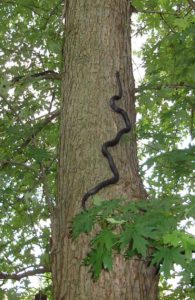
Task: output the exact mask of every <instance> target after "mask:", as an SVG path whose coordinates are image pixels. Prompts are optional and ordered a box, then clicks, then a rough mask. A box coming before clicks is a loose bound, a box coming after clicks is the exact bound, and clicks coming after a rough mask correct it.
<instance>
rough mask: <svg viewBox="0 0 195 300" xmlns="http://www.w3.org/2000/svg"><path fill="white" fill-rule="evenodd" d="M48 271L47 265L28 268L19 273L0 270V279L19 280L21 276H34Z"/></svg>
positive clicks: (49, 270)
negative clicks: (32, 268)
mask: <svg viewBox="0 0 195 300" xmlns="http://www.w3.org/2000/svg"><path fill="white" fill-rule="evenodd" d="M48 272H49V273H50V272H51V269H50V268H49V267H40V268H37V269H34V270H29V271H25V272H19V273H12V274H8V273H4V272H0V280H7V279H12V280H21V279H22V278H25V277H29V276H34V275H38V274H44V273H48Z"/></svg>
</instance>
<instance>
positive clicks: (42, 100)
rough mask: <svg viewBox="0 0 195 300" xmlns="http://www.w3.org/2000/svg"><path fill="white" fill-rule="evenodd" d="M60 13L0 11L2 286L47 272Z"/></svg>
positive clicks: (5, 7)
mask: <svg viewBox="0 0 195 300" xmlns="http://www.w3.org/2000/svg"><path fill="white" fill-rule="evenodd" d="M62 11H63V3H62V1H59V0H50V1H45V0H33V1H22V0H14V1H7V0H5V1H3V2H2V1H1V3H0V19H1V32H0V36H1V39H0V63H1V66H2V67H1V71H0V141H1V143H0V188H1V193H0V236H1V240H0V249H1V253H0V269H1V273H2V276H1V279H2V277H3V274H6V275H11V274H16V275H17V274H21V273H25V272H28V271H29V270H36V269H40V268H42V267H44V268H47V269H49V268H50V261H49V260H50V258H49V257H48V256H49V255H50V250H49V251H48V249H49V248H50V245H49V244H50V242H49V237H50V230H49V229H48V227H49V224H50V223H49V217H50V214H51V212H52V207H53V205H54V202H55V176H56V175H55V174H56V162H57V159H56V146H57V143H56V141H57V136H58V122H57V120H56V117H57V110H58V107H59V99H60V83H59V80H57V79H56V77H55V75H56V74H58V73H59V72H60V71H61V52H62V44H63V34H62V25H63V24H62ZM52 76H53V77H52ZM45 252H46V253H47V254H46V253H45ZM35 274H36V273H35ZM3 283H4V284H5V285H4V286H3V287H2V288H4V290H6V295H7V296H8V297H9V299H27V298H26V297H28V299H32V295H33V294H31V293H30V292H28V293H27V292H25V293H23V291H22V287H25V288H26V289H27V286H28V290H29V286H31V284H30V285H29V281H28V285H25V282H24V280H21V281H20V289H19V290H17V292H16V287H15V288H14V290H11V289H10V288H9V287H10V283H9V281H8V282H7V280H3ZM6 283H7V284H6ZM11 294H13V296H11ZM16 294H17V296H16ZM20 297H21V298H20ZM0 298H1V299H2V297H1V296H0Z"/></svg>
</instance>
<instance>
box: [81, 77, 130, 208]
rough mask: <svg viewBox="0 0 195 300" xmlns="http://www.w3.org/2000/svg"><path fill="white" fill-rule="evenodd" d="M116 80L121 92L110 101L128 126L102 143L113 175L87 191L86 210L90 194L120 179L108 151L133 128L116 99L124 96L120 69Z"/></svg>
mask: <svg viewBox="0 0 195 300" xmlns="http://www.w3.org/2000/svg"><path fill="white" fill-rule="evenodd" d="M116 81H117V85H118V89H119V94H118V95H114V96H112V97H111V98H110V101H109V103H110V107H111V108H112V110H113V111H114V112H116V113H118V114H120V115H121V116H122V117H123V120H124V122H125V125H126V127H124V128H122V129H121V130H119V131H118V133H117V135H116V136H115V138H114V139H112V140H110V141H107V142H105V143H104V144H103V145H102V154H103V155H104V156H105V157H106V158H107V160H108V163H109V166H110V169H111V171H112V173H113V176H112V177H111V178H109V179H106V180H104V181H102V182H100V183H99V184H97V185H96V186H95V187H94V188H92V189H91V190H89V191H88V192H87V193H85V194H84V196H83V199H82V207H83V209H84V210H86V201H87V199H88V198H89V197H90V196H93V195H95V194H96V193H97V192H99V191H100V190H101V189H103V188H105V187H106V186H108V185H110V184H114V183H116V182H117V181H118V180H119V172H118V170H117V167H116V165H115V163H114V160H113V158H112V156H111V154H110V152H109V151H108V148H110V147H114V146H116V145H117V144H118V143H119V141H120V139H121V137H122V135H123V134H125V133H128V132H129V131H130V130H131V123H130V120H129V117H128V115H127V113H126V112H125V111H124V110H123V109H122V108H120V107H118V106H117V105H116V103H115V101H117V100H119V99H121V98H122V86H121V81H120V75H119V72H118V71H117V72H116Z"/></svg>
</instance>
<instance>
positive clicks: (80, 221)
mask: <svg viewBox="0 0 195 300" xmlns="http://www.w3.org/2000/svg"><path fill="white" fill-rule="evenodd" d="M194 201H195V197H190V196H187V197H186V198H185V199H181V198H180V197H173V198H162V199H151V200H148V201H139V202H137V201H130V202H126V201H122V200H110V201H102V202H101V203H99V204H96V205H95V206H94V207H93V208H91V209H89V210H88V211H86V212H83V213H81V214H79V215H77V216H76V217H75V219H74V221H73V225H72V236H73V238H74V239H75V238H78V237H79V235H80V234H81V233H86V234H88V233H89V232H91V231H92V229H93V225H95V224H96V225H97V224H98V228H99V229H98V231H97V232H96V234H95V235H94V236H93V238H92V240H91V243H90V245H91V246H90V247H91V250H90V252H89V253H88V255H87V257H86V258H85V259H84V263H85V264H86V265H90V268H91V272H92V276H93V278H94V279H98V278H99V275H100V272H101V270H102V269H107V270H111V269H112V265H113V259H112V258H113V255H114V254H116V253H120V254H122V255H123V256H124V257H126V258H127V259H134V258H135V257H140V258H142V259H143V260H144V261H145V262H146V263H147V264H148V265H150V264H152V265H154V266H156V268H157V270H158V268H159V267H160V270H161V272H162V273H163V274H164V277H165V278H169V277H170V275H171V271H172V270H174V264H177V265H180V266H181V267H182V270H183V271H182V276H183V278H185V280H186V284H188V285H189V284H191V283H192V282H194V283H195V272H194V271H195V269H193V267H191V264H192V263H194V261H192V253H194V252H195V240H194V239H193V236H192V235H190V234H188V233H187V232H186V231H185V229H186V228H187V227H188V226H189V223H188V225H187V226H186V227H185V228H178V226H179V225H180V222H181V220H184V219H189V218H190V217H191V214H189V212H190V211H191V208H193V207H194ZM187 277H188V279H187Z"/></svg>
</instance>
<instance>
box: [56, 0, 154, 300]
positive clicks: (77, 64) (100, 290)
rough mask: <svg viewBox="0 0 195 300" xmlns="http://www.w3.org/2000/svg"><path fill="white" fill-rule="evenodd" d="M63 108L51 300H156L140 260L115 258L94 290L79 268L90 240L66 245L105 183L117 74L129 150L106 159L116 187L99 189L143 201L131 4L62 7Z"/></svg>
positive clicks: (114, 0) (118, 122)
mask: <svg viewBox="0 0 195 300" xmlns="http://www.w3.org/2000/svg"><path fill="white" fill-rule="evenodd" d="M65 8H66V9H65V45H64V66H65V68H64V78H63V88H62V89H63V93H62V94H63V102H62V106H61V128H60V147H59V171H58V201H57V206H56V211H55V215H54V218H53V222H52V260H53V263H52V274H53V283H54V293H55V300H77V299H79V300H84V299H85V300H99V299H102V300H104V299H111V300H112V299H113V300H115V299H116V300H119V299H120V300H123V299H126V300H146V299H148V300H150V299H157V286H158V276H157V275H155V270H154V268H148V267H147V266H146V264H145V262H144V261H143V260H138V259H132V260H129V261H125V260H124V258H123V257H121V256H117V257H116V258H115V262H114V267H113V271H112V272H110V273H109V272H106V271H104V272H102V274H101V276H100V279H99V280H98V281H97V282H93V280H92V279H91V275H90V273H89V271H88V268H87V267H85V266H82V265H81V261H82V258H83V257H84V256H85V254H86V252H87V250H88V238H87V237H85V236H82V237H81V238H80V239H79V240H78V241H72V240H71V238H70V235H69V230H70V222H71V220H72V218H73V216H74V215H75V214H76V213H78V212H79V211H80V210H81V199H82V196H83V194H84V193H85V192H86V191H87V190H89V189H90V188H91V187H94V185H96V184H97V183H99V182H101V181H102V180H104V179H106V178H109V177H110V176H111V171H110V169H109V166H108V163H107V161H106V160H105V158H104V157H103V156H102V154H101V145H102V144H103V142H105V141H107V140H109V139H112V138H113V137H114V136H115V135H116V132H117V131H118V130H119V129H120V128H122V127H123V126H124V123H123V121H122V119H121V117H120V116H118V115H117V114H115V113H114V112H112V111H111V109H110V107H109V104H108V101H109V98H110V97H111V96H113V95H114V94H116V93H118V87H117V85H116V79H115V72H116V71H117V70H119V71H120V76H121V81H122V87H123V99H122V100H121V101H120V105H121V107H123V108H124V109H125V110H126V111H128V113H129V116H130V120H131V124H132V125H133V130H132V131H131V134H130V137H129V140H130V142H129V143H124V142H120V145H117V146H116V147H114V149H112V154H113V157H114V160H115V162H116V165H117V168H118V169H119V172H120V181H119V182H118V184H115V185H112V186H110V187H108V188H105V189H103V190H102V191H101V192H100V194H101V195H103V196H104V197H106V198H107V199H110V198H113V197H122V196H126V197H128V199H130V200H131V199H140V198H142V199H143V198H144V197H146V195H145V191H144V188H143V184H142V181H141V179H140V176H139V174H138V161H137V147H136V139H135V121H136V111H135V98H134V79H133V73H132V64H131V44H130V1H129V0H79V1H76V0H71V1H66V2H65Z"/></svg>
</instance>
